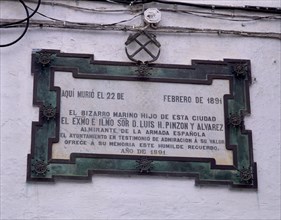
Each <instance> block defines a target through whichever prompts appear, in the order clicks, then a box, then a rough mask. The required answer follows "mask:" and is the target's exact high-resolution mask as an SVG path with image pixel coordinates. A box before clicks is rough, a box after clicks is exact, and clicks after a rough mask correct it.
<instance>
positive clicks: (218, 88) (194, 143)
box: [27, 50, 257, 188]
mask: <svg viewBox="0 0 281 220" xmlns="http://www.w3.org/2000/svg"><path fill="white" fill-rule="evenodd" d="M32 64H33V69H32V72H33V74H34V104H35V105H37V106H39V107H40V119H39V121H38V122H34V123H33V133H32V147H31V154H29V156H28V174H27V179H28V180H53V179H54V178H59V177H67V178H74V179H90V178H91V174H94V173H117V174H118V173H119V174H121V173H130V174H132V173H135V174H146V175H170V176H195V177H196V183H198V184H205V183H221V184H230V185H232V186H234V187H247V188H257V177H256V163H254V161H253V155H252V141H251V132H250V131H249V130H245V126H244V121H243V119H244V116H246V114H249V113H250V105H249V91H248V89H249V84H250V83H251V74H250V63H249V61H248V60H224V61H193V63H192V65H191V66H184V65H163V64H153V65H151V67H150V70H149V73H150V74H149V75H147V76H140V75H138V71H137V66H135V65H134V64H132V63H119V62H109V61H93V60H92V56H90V55H81V54H62V53H60V52H59V51H52V50H40V51H35V52H34V53H33V59H32Z"/></svg>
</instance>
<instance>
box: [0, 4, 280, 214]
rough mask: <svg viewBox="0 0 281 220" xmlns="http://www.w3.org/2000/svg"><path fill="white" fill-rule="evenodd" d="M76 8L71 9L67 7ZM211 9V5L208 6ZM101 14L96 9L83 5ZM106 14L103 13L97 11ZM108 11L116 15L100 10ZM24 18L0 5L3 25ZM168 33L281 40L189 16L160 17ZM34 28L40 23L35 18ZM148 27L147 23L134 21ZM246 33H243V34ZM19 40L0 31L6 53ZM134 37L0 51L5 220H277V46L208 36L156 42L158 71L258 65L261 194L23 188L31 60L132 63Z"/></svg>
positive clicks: (110, 186)
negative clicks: (129, 42) (79, 56)
mask: <svg viewBox="0 0 281 220" xmlns="http://www.w3.org/2000/svg"><path fill="white" fill-rule="evenodd" d="M69 2H72V3H73V2H74V1H69ZM201 2H203V3H207V1H201ZM210 2H211V3H214V4H225V3H228V4H232V5H244V4H251V5H264V6H271V7H278V6H279V7H280V1H279V0H274V1H219V0H217V1H208V3H210ZM80 4H81V5H82V4H85V5H87V6H89V7H96V6H97V4H98V3H95V5H93V4H91V3H87V2H85V3H83V2H81V3H80ZM98 6H99V5H98ZM103 6H106V7H109V6H111V5H108V4H106V5H103ZM40 11H41V12H43V13H45V14H48V15H50V16H52V17H56V18H60V19H65V20H73V21H74V20H75V21H78V20H80V21H87V22H90V21H94V22H96V23H99V22H101V23H110V22H113V21H116V20H117V19H118V20H122V19H123V18H124V17H126V18H129V17H131V16H132V15H112V14H111V15H109V16H106V15H104V14H103V15H101V14H98V15H96V14H90V13H83V12H77V13H76V12H75V11H71V10H67V9H63V8H62V9H60V10H59V8H53V7H49V6H44V5H42V7H41V8H40ZM22 12H23V10H22V9H21V8H20V6H19V5H17V4H16V3H11V2H9V1H3V2H1V17H2V18H16V17H17V16H20V15H21V13H22ZM162 16H163V20H162V21H163V23H162V24H163V25H164V24H166V25H179V26H188V27H200V28H221V29H233V30H241V31H242V30H243V31H246V30H247V31H257V32H262V31H271V32H276V33H280V20H279V21H278V20H272V21H258V22H228V21H222V20H213V19H203V18H197V17H193V16H190V15H185V14H170V13H163V14H162ZM36 18H37V19H41V17H39V16H36ZM134 22H135V24H137V25H138V24H140V23H141V18H137V19H135V20H134ZM242 23H243V25H242ZM20 31H21V30H10V31H6V30H2V29H1V43H4V42H8V41H11V40H12V39H15V38H16V37H17V36H18V35H19V33H20ZM128 35H129V33H126V32H109V31H108V32H107V31H73V30H58V29H46V28H43V29H39V28H36V29H34V28H33V29H32V28H31V29H29V31H28V33H27V35H26V36H25V37H24V38H23V39H22V40H21V41H20V42H18V43H17V44H15V45H13V46H11V47H7V48H2V49H1V50H0V51H1V63H0V68H1V69H0V71H1V74H0V76H1V212H0V213H1V214H0V216H1V219H280V62H281V59H280V51H281V45H280V40H276V39H265V38H245V37H238V36H237V37H233V36H224V35H221V36H217V35H210V34H209V35H207V34H178V35H176V34H157V39H158V40H159V42H161V44H162V47H161V55H160V58H159V60H158V61H157V62H158V63H170V64H190V63H191V60H192V59H202V60H223V58H235V59H249V60H251V67H252V75H253V78H255V79H256V80H255V82H254V84H253V85H252V86H251V87H250V96H251V110H252V113H251V115H250V116H249V117H247V118H246V128H247V129H250V130H252V133H253V148H254V152H253V153H254V160H255V161H256V162H257V165H258V181H259V188H258V190H257V191H253V190H247V189H245V190H232V189H229V188H228V187H225V186H217V187H214V186H204V187H199V186H195V185H194V179H192V178H165V177H147V176H116V175H96V176H94V177H93V178H92V182H91V183H89V182H87V183H83V182H79V181H77V182H73V181H62V180H60V181H57V182H56V183H55V184H46V183H26V163H27V154H28V153H30V144H31V123H32V121H37V120H38V109H37V108H35V107H33V106H32V92H33V77H32V75H31V71H30V70H31V51H32V49H34V48H46V49H57V50H61V51H62V52H66V53H86V54H89V53H90V54H94V55H95V59H96V60H111V61H128V58H127V57H126V54H125V50H124V42H125V41H126V39H127V37H128Z"/></svg>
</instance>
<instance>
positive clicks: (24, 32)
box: [0, 0, 30, 47]
mask: <svg viewBox="0 0 281 220" xmlns="http://www.w3.org/2000/svg"><path fill="white" fill-rule="evenodd" d="M19 2H20V3H21V4H22V5H23V7H24V9H25V12H26V18H25V19H24V21H26V23H25V28H24V31H23V32H22V34H21V35H20V36H19V37H18V38H17V39H16V40H14V41H12V42H10V43H7V44H1V45H0V47H8V46H11V45H13V44H15V43H17V42H18V41H20V40H21V39H22V38H23V36H24V35H25V34H26V32H27V29H28V27H29V18H30V15H29V12H28V8H27V6H26V4H25V3H24V2H23V0H19ZM21 23H23V22H16V21H15V22H11V23H7V24H13V25H16V24H21ZM9 26H10V25H5V26H4V27H9Z"/></svg>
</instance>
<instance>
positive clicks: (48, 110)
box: [41, 104, 56, 121]
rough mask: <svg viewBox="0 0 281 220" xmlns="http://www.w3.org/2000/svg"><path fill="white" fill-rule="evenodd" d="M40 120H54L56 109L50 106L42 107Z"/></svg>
mask: <svg viewBox="0 0 281 220" xmlns="http://www.w3.org/2000/svg"><path fill="white" fill-rule="evenodd" d="M41 113H42V118H43V119H46V120H48V121H49V120H50V119H54V118H56V107H53V106H52V104H49V105H43V106H42V108H41Z"/></svg>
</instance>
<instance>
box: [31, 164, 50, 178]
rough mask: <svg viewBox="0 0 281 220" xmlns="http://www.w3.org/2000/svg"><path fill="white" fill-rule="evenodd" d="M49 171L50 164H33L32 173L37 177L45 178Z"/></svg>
mask: <svg viewBox="0 0 281 220" xmlns="http://www.w3.org/2000/svg"><path fill="white" fill-rule="evenodd" d="M48 171H49V169H48V164H47V163H45V161H44V160H35V161H34V163H32V172H33V173H34V174H36V175H37V176H40V175H41V176H45V175H46V174H47V172H48Z"/></svg>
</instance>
